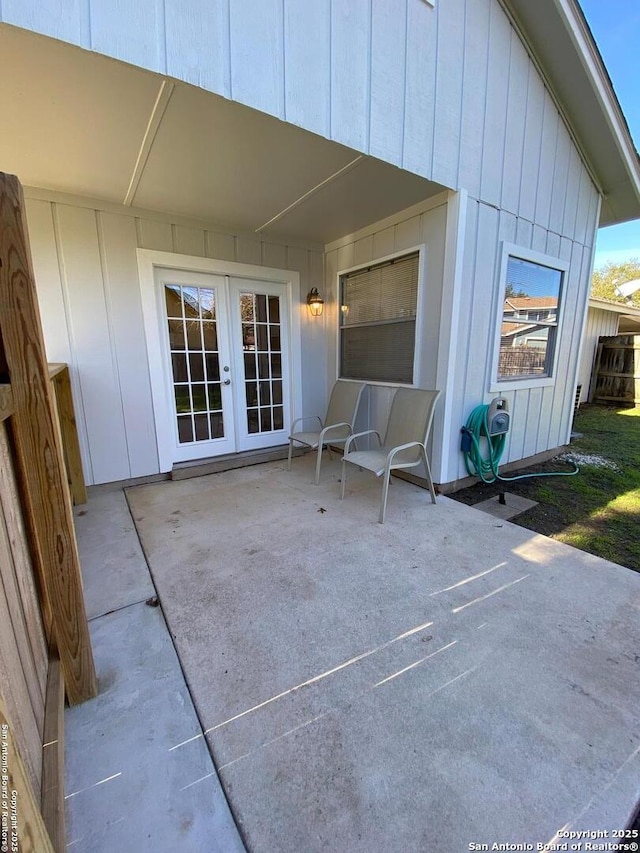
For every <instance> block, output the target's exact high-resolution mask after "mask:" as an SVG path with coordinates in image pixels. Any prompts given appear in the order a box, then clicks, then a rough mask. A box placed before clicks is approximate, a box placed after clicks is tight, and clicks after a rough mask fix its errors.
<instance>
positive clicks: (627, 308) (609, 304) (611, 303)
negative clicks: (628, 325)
mask: <svg viewBox="0 0 640 853" xmlns="http://www.w3.org/2000/svg"><path fill="white" fill-rule="evenodd" d="M589 308H599V309H600V310H601V311H613V312H614V313H615V314H625V315H626V316H627V317H638V318H640V308H637V307H636V306H635V305H626V304H625V303H624V302H616V301H615V299H602V297H600V296H591V297H589Z"/></svg>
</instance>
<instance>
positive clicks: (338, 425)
mask: <svg viewBox="0 0 640 853" xmlns="http://www.w3.org/2000/svg"><path fill="white" fill-rule="evenodd" d="M364 388H365V383H364V382H346V381H345V380H344V379H338V381H337V382H336V383H335V385H334V386H333V390H332V391H331V396H330V397H329V405H328V407H327V414H326V417H325V419H324V421H323V420H322V419H321V418H320V417H319V416H318V415H315V416H313V417H311V418H297V419H296V420H295V421H294V422H293V424H292V425H291V435H290V436H289V458H288V461H287V470H288V471H290V470H291V454H292V453H293V445H294V442H296V443H298V444H304V445H306V446H307V447H311V448H312V449H314V450H315V449H316V448H317V449H318V459H317V461H316V480H315V482H316V486H317V485H318V483H319V482H320V466H321V464H322V450H323V448H324V447H326V446H328V445H329V444H344V443H345V441H346V440H347V439H348V438H349V436H350V435H351V434H352V433H353V424H354V422H355V419H356V414H357V412H358V405H359V404H360V397H361V396H362V392H363V391H364ZM308 420H315V421H317V422H318V423H319V425H320V429H319V430H313V429H312V430H309V431H303V432H296V431H295V428H296V426H297V424H301V423H303V422H304V421H308Z"/></svg>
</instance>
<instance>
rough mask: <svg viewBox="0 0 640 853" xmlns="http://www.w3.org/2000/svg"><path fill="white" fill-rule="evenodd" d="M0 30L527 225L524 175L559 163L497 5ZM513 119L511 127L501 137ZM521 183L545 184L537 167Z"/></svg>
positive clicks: (67, 12)
mask: <svg viewBox="0 0 640 853" xmlns="http://www.w3.org/2000/svg"><path fill="white" fill-rule="evenodd" d="M0 20H2V21H5V22H6V23H9V24H13V25H15V26H19V27H24V28H26V29H31V30H34V31H36V32H39V33H44V34H46V35H49V36H52V37H54V38H57V39H61V40H63V41H67V42H70V43H72V44H76V45H79V46H81V47H83V48H85V49H87V50H94V51H98V52H100V53H102V54H105V55H107V56H111V57H114V58H116V59H120V60H123V61H125V62H128V63H132V64H134V65H138V66H140V67H143V68H146V69H148V70H151V71H154V72H158V73H159V74H162V75H168V76H170V77H172V78H175V79H178V80H182V81H185V82H187V83H191V84H194V85H196V86H200V87H202V88H204V89H207V90H209V91H211V92H215V93H216V94H219V95H222V96H223V97H226V98H230V99H232V100H235V101H238V102H240V103H243V104H246V105H248V106H250V107H254V108H256V109H258V110H261V111H262V112H265V113H268V114H270V115H273V116H276V117H277V118H279V119H282V120H285V121H288V122H291V123H293V124H296V125H299V126H301V127H304V128H306V129H307V130H310V131H312V132H313V133H317V134H320V135H321V136H324V137H326V138H328V139H332V140H335V141H336V142H339V143H342V144H345V145H348V146H350V147H352V148H354V149H356V150H357V151H360V152H363V153H365V154H371V155H372V156H374V157H377V158H380V159H382V160H385V161H387V162H389V163H392V164H393V165H396V166H400V167H402V168H405V169H407V170H409V171H412V172H415V173H416V174H419V175H422V176H424V177H426V178H429V179H430V180H432V181H434V182H437V183H440V184H442V185H443V186H445V187H447V188H450V189H458V188H460V187H463V188H465V189H466V190H467V191H468V192H469V194H470V195H471V196H473V197H475V198H481V199H482V200H484V201H486V202H488V203H490V204H494V205H496V206H499V207H503V208H504V209H506V210H509V211H511V212H512V213H514V214H516V215H520V216H524V217H525V218H527V219H529V220H530V221H536V219H537V218H538V216H543V218H544V216H545V208H546V207H547V206H549V205H552V204H553V205H554V206H553V213H552V215H553V217H554V221H555V222H556V224H558V225H559V223H560V220H561V219H562V218H563V216H564V211H563V210H562V209H561V208H562V203H561V201H557V202H555V203H554V202H553V200H552V199H551V187H552V184H554V185H555V178H554V175H553V173H551V174H548V175H547V173H546V172H545V175H546V176H547V177H548V184H544V182H543V183H542V184H541V186H540V188H539V193H538V195H537V200H536V210H535V211H534V210H532V209H531V201H532V198H531V194H530V193H529V194H527V193H525V194H524V195H523V194H522V193H521V192H520V191H519V187H520V183H521V178H522V177H523V175H522V165H523V162H522V160H520V161H518V160H517V159H514V158H510V159H509V164H508V165H506V163H505V156H504V155H505V153H508V152H509V150H510V149H511V148H515V149H517V150H521V149H522V148H523V146H524V149H525V151H527V152H529V153H530V154H537V152H538V151H539V149H540V145H541V144H542V145H543V147H544V150H545V158H546V156H547V154H549V153H550V151H551V149H554V148H556V147H557V156H556V158H555V159H556V164H557V167H558V171H557V174H556V177H557V178H558V179H559V180H560V182H561V183H562V182H564V183H566V181H567V174H565V173H566V172H568V171H569V169H571V170H572V171H571V185H572V187H576V186H577V185H578V184H579V183H580V177H579V174H578V173H579V171H580V169H579V168H578V163H577V161H576V159H575V157H572V156H571V152H570V147H569V145H568V138H567V136H566V134H565V133H562V134H561V136H560V138H558V137H557V131H558V118H557V111H556V109H555V106H554V104H553V101H552V99H551V98H550V96H549V94H548V93H546V92H545V90H544V86H543V83H542V81H541V80H540V77H539V75H538V72H537V71H536V69H535V66H534V65H533V63H532V60H531V59H530V57H529V55H528V53H527V50H526V49H525V47H524V45H523V44H522V42H521V40H520V37H519V35H518V34H517V33H516V32H515V30H514V29H513V27H512V26H511V24H510V22H509V19H508V18H507V16H506V13H505V12H504V10H503V8H502V6H501V5H500V3H499V0H446V2H435V3H429V2H425V0H384V2H374V0H349V2H331V0H315V2H313V3H300V2H298V0H253V2H249V0H141V2H139V3H121V2H120V3H108V2H105V0H82V2H80V0H71V2H68V3H63V4H61V3H59V2H41V0H3V2H2V3H1V4H0ZM505 115H506V122H505ZM527 159H528V160H530V162H529V163H528V164H527V171H526V176H525V180H526V181H527V182H528V183H529V184H533V183H536V182H538V179H539V170H538V164H537V162H536V163H534V162H533V160H531V158H530V157H528V158H527Z"/></svg>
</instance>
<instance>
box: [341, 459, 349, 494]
mask: <svg viewBox="0 0 640 853" xmlns="http://www.w3.org/2000/svg"><path fill="white" fill-rule="evenodd" d="M340 479H341V481H342V488H341V489H340V500H341V501H343V500H344V487H345V486H346V484H347V463H346V462H345V461H344V459H343V460H342V477H341V478H340Z"/></svg>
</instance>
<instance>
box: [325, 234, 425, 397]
mask: <svg viewBox="0 0 640 853" xmlns="http://www.w3.org/2000/svg"><path fill="white" fill-rule="evenodd" d="M416 252H417V253H418V294H417V303H416V336H415V340H414V342H413V379H412V381H411V382H385V381H384V380H381V379H350V378H349V377H342V376H341V375H340V373H341V367H342V365H341V363H340V353H341V344H342V328H343V327H342V325H341V323H340V320H341V317H340V300H341V298H342V290H341V278H342V276H343V275H347V274H348V273H352V272H358V270H362V269H365V268H366V267H375V266H377V265H378V264H385V263H387V262H388V261H394V260H397V259H398V258H404V257H406V255H414V254H415V253H416ZM426 265H427V252H426V244H425V243H420V244H419V245H417V246H411V247H409V248H407V249H402V251H400V252H394V253H393V254H391V255H384V256H383V257H380V258H371V260H369V261H361V262H360V263H359V264H355V265H354V266H351V267H346V268H345V269H341V270H338V272H337V274H336V293H337V300H338V310H337V318H336V322H337V330H336V379H344V381H345V382H366V383H367V385H379V386H381V387H383V388H384V387H386V388H399V387H402V388H416V387H420V380H421V363H420V359H419V355H420V353H421V352H422V344H423V327H424V307H425V301H426V296H425V286H424V285H425V281H426Z"/></svg>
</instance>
